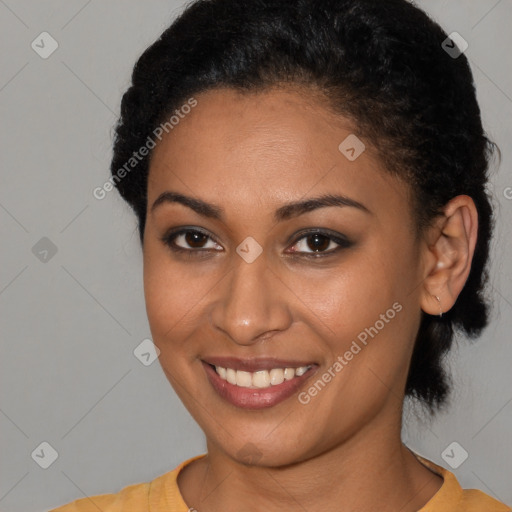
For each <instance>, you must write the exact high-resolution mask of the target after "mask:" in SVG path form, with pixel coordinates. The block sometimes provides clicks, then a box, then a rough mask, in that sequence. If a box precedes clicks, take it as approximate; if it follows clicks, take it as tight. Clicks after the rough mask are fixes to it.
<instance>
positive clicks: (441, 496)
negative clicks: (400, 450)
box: [413, 452, 512, 512]
mask: <svg viewBox="0 0 512 512" xmlns="http://www.w3.org/2000/svg"><path fill="white" fill-rule="evenodd" d="M413 453H414V452H413ZM414 455H415V456H416V457H417V458H418V460H419V461H420V462H421V463H422V464H423V465H424V466H426V467H427V468H429V469H430V470H432V471H433V472H434V473H437V474H438V475H440V476H441V477H442V478H443V485H442V486H441V488H440V489H439V491H438V492H437V494H435V495H434V496H433V497H432V499H431V500H430V501H429V502H428V503H427V504H426V505H425V506H424V507H423V508H422V509H421V510H420V512H484V511H485V512H512V509H511V508H510V507H509V506H507V505H505V504H504V503H502V502H501V501H498V500H496V499H494V498H492V497H491V496H489V495H488V494H486V493H484V492H482V491H479V490H476V489H463V488H462V487H461V486H460V484H459V482H458V480H457V478H456V477H455V475H454V474H453V473H452V472H451V471H448V470H447V469H446V468H444V467H442V466H439V465H438V464H435V463H434V462H432V461H431V460H429V459H426V458H424V457H421V456H420V455H418V454H417V453H414Z"/></svg>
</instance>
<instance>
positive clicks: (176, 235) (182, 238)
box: [162, 228, 222, 256]
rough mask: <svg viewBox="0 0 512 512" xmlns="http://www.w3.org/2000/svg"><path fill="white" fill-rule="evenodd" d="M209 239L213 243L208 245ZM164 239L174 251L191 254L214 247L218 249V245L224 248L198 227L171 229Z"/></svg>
mask: <svg viewBox="0 0 512 512" xmlns="http://www.w3.org/2000/svg"><path fill="white" fill-rule="evenodd" d="M208 240H210V243H211V244H212V245H210V246H208V244H207V242H208ZM162 241H163V242H164V243H165V244H166V245H167V246H168V247H169V248H170V249H171V250H172V251H175V252H184V253H188V254H189V255H190V256H192V255H193V254H194V253H198V252H206V251H208V252H209V251H211V250H212V249H213V250H215V251H218V250H219V249H218V247H220V250H222V247H221V246H220V245H219V244H217V242H215V241H214V240H213V239H212V238H211V237H210V235H207V234H206V233H204V232H203V231H200V230H198V229H191V228H183V229H180V230H178V231H171V232H170V233H167V234H166V235H165V236H164V237H163V238H162Z"/></svg>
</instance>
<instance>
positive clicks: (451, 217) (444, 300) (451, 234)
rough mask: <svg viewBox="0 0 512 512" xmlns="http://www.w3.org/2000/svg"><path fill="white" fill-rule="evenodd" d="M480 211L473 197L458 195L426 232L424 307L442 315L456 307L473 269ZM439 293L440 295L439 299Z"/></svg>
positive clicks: (426, 310) (432, 312)
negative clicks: (456, 302) (472, 263)
mask: <svg viewBox="0 0 512 512" xmlns="http://www.w3.org/2000/svg"><path fill="white" fill-rule="evenodd" d="M477 233H478V211H477V209H476V206H475V203H474V201H473V199H471V197H469V196H466V195H461V196H457V197H454V198H453V199H452V200H451V201H449V202H448V203H447V204H446V205H445V206H444V208H443V215H441V216H440V217H439V219H438V220H437V221H436V222H435V223H434V225H433V226H431V227H430V228H429V230H428V233H427V236H426V247H425V253H424V261H425V262H426V264H425V269H424V272H425V273H424V280H423V287H422V292H421V299H420V300H421V309H422V310H423V311H424V312H425V313H428V314H430V315H439V314H440V313H442V312H445V311H448V310H449V309H451V308H452V306H453V305H454V304H455V301H456V300H457V297H458V296H459V294H460V292H461V291H462V289H463V287H464V285H465V283H466V280H467V278H468V276H469V272H470V270H471V262H472V260H473V254H474V252H475V245H476V240H477ZM436 297H439V301H438V299H437V298H436Z"/></svg>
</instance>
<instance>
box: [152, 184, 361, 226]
mask: <svg viewBox="0 0 512 512" xmlns="http://www.w3.org/2000/svg"><path fill="white" fill-rule="evenodd" d="M166 203H179V204H182V205H184V206H187V207H188V208H191V209H192V210H194V211H195V212H196V213H198V214H199V215H201V216H203V217H208V218H212V219H216V220H220V221H223V220H224V210H223V208H221V207H220V206H217V205H214V204H211V203H207V202H206V201H203V200H201V199H197V198H195V197H190V196H186V195H184V194H179V193H177V192H171V191H167V192H163V193H162V194H160V195H159V196H158V198H157V199H156V200H155V202H154V203H153V205H152V206H151V212H154V211H155V210H156V209H157V208H158V207H159V206H161V205H163V204H166ZM328 206H338V207H346V206H348V207H352V208H357V209H359V210H361V211H363V212H366V213H371V211H370V210H369V209H368V208H367V207H366V206H364V205H363V204H362V203H360V202H359V201H355V200H354V199H350V198H349V197H346V196H343V195H333V194H325V195H321V196H318V197H312V198H309V199H305V200H302V201H294V202H291V203H286V204H284V205H283V206H281V207H279V208H278V209H277V210H276V211H275V212H274V219H275V221H276V222H282V221H284V220H288V219H291V218H293V217H298V216H299V215H302V214H304V213H307V212H310V211H313V210H316V209H318V208H325V207H328Z"/></svg>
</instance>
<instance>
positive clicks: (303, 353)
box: [143, 89, 422, 465]
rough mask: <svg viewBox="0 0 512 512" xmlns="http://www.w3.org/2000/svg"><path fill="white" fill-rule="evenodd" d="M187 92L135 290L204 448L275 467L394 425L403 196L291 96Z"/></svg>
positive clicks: (158, 161) (164, 154) (410, 238)
mask: <svg viewBox="0 0 512 512" xmlns="http://www.w3.org/2000/svg"><path fill="white" fill-rule="evenodd" d="M196 99H197V106H195V107H194V108H193V109H191V111H190V113H189V114H187V115H186V116H184V117H183V118H182V119H181V120H180V122H179V124H178V125H176V126H175V127H174V128H173V130H172V131H170V132H169V133H168V134H167V135H166V136H165V137H164V138H163V139H162V140H161V142H160V143H159V144H158V145H157V147H156V148H155V149H154V152H153V155H152V160H151V165H150V172H149V179H148V212H147V219H146V227H145V233H144V243H143V249H144V287H145V298H146V305H147V313H148V318H149V323H150V327H151V332H152V336H153V340H154V343H155V344H156V345H157V347H158V348H159V349H160V363H161V365H162V368H163V369H164V371H165V373H166V375H167V377H168V379H169V381H170V382H171V384H172V385H173V387H174V389H175V390H176V392H177V393H178V395H179V396H180V398H181V400H182V401H183V402H184V404H185V406H186V407H187V409H188V410H189V411H190V413H191V414H192V415H193V416H194V418H195V419H196V421H197V422H198V423H199V425H200V426H201V428H202V429H203V430H204V432H205V434H206V437H207V440H208V443H209V446H215V447H216V448H217V449H219V450H221V451H222V452H223V453H224V454H226V455H228V456H229V457H231V458H233V459H235V460H239V461H243V460H247V455H248V452H249V457H253V459H254V458H256V459H258V463H260V464H267V465H282V464H289V463H292V462H295V461H299V460H304V459H306V458H309V457H312V456H314V455H316V454H320V453H322V452H324V451H326V450H330V449H332V448H334V447H336V446H338V445H341V444H342V443H344V442H347V441H348V440H349V439H351V438H354V436H357V435H362V432H370V431H371V427H372V425H379V428H382V425H391V424H393V422H397V421H399V415H400V407H401V401H402V400H401V399H402V397H403V389H404V386H405V380H406V375H407V369H408V365H409V361H410V357H411V352H412V345H413V341H414V338H415V335H416V332H417V329H418V326H419V321H420V307H419V298H418V295H419V291H418V290H417V284H418V282H420V280H421V273H422V263H421V261H422V258H421V253H420V247H419V242H418V241H417V239H416V237H415V225H414V219H413V217H412V207H411V204H410V199H409V194H408V187H407V186H406V184H404V183H402V182H400V181H399V180H398V179H397V178H395V177H392V176H391V175H389V174H387V173H386V172H385V171H384V170H383V168H382V167H381V164H380V162H379V159H378V157H377V156H376V154H375V153H374V152H373V151H372V149H371V147H370V144H369V142H367V141H363V142H365V145H366V149H365V150H364V151H363V152H362V153H361V154H360V155H359V156H357V154H358V153H359V151H360V150H359V147H358V146H354V142H353V139H348V142H350V141H352V144H349V143H348V142H347V143H345V145H342V148H341V150H340V149H339V146H340V144H341V143H342V142H343V141H344V140H345V139H347V137H349V136H351V135H352V134H353V133H354V127H353V126H352V125H351V123H349V121H348V120H346V119H343V118H340V116H335V115H334V114H332V113H331V112H330V111H328V110H327V109H326V108H324V106H323V104H322V103H321V102H320V101H319V100H318V101H316V100H315V101H313V100H308V98H307V97H306V96H305V95H304V94H303V93H301V92H299V91H297V90H291V89H281V90H272V91H266V92H259V93H249V94H244V95H242V94H240V93H238V92H235V91H232V90H229V89H222V90H214V91H209V92H206V93H203V94H201V95H198V96H196ZM351 147H353V148H354V151H351V149H350V148H351ZM342 151H344V152H342ZM347 156H348V157H350V158H347ZM354 156H356V157H357V158H355V159H354ZM326 196H330V198H327V199H326ZM322 198H323V199H322ZM315 200H317V201H316V202H315ZM215 367H217V369H215ZM366 427H368V428H366ZM251 451H252V454H251ZM255 454H256V455H257V456H256V457H254V455H255Z"/></svg>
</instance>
